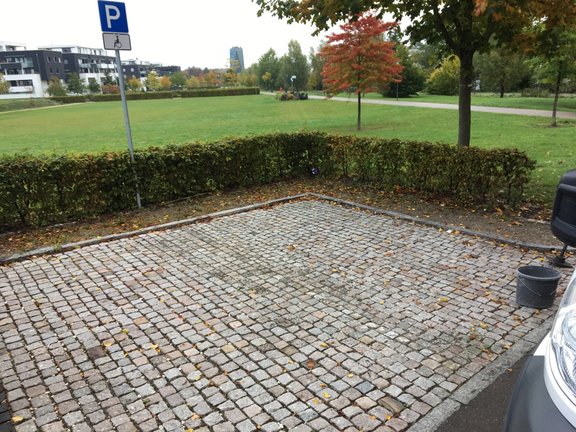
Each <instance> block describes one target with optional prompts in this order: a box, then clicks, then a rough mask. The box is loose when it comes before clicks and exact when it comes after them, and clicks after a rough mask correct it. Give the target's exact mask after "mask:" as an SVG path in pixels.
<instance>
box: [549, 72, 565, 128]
mask: <svg viewBox="0 0 576 432" xmlns="http://www.w3.org/2000/svg"><path fill="white" fill-rule="evenodd" d="M562 69H563V68H562V64H560V65H558V73H557V74H556V83H555V84H554V104H552V124H551V125H550V126H552V127H556V126H558V123H557V115H558V98H559V97H560V84H561V83H562Z"/></svg>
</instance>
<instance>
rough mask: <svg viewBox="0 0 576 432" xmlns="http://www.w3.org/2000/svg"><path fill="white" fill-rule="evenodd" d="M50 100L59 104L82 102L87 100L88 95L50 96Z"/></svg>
mask: <svg viewBox="0 0 576 432" xmlns="http://www.w3.org/2000/svg"><path fill="white" fill-rule="evenodd" d="M50 100H52V101H54V102H58V103H61V104H70V103H84V102H86V101H87V100H88V96H84V95H76V96H52V97H51V98H50Z"/></svg>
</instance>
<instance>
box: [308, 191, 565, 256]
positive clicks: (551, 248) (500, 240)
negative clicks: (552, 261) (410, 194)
mask: <svg viewBox="0 0 576 432" xmlns="http://www.w3.org/2000/svg"><path fill="white" fill-rule="evenodd" d="M308 195H310V196H313V197H316V198H318V199H320V200H324V201H332V202H336V203H338V204H341V205H344V206H347V207H355V208H360V209H362V210H367V211H369V212H372V213H376V214H382V215H386V216H390V217H393V218H396V219H402V220H405V221H409V222H413V223H416V224H420V225H426V226H430V227H433V228H438V229H443V230H450V229H451V230H454V231H459V232H461V233H462V234H466V235H470V236H474V237H480V238H483V239H486V240H492V241H496V242H498V243H503V244H507V245H510V246H515V247H521V248H526V249H531V250H537V251H540V252H551V251H555V250H559V249H561V248H562V246H549V245H543V244H538V243H523V242H520V241H517V240H510V239H507V238H504V237H501V236H497V235H493V234H488V233H484V232H480V231H474V230H468V229H463V228H461V227H457V226H451V225H446V224H443V223H440V222H434V221H428V220H424V219H419V218H416V217H414V216H410V215H407V214H404V213H400V212H396V211H391V210H383V209H380V208H378V207H372V206H368V205H364V204H358V203H355V202H352V201H346V200H343V199H340V198H335V197H331V196H327V195H321V194H316V193H309V194H308Z"/></svg>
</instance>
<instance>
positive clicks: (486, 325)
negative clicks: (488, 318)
mask: <svg viewBox="0 0 576 432" xmlns="http://www.w3.org/2000/svg"><path fill="white" fill-rule="evenodd" d="M480 328H481V329H483V330H486V329H487V328H488V324H486V323H484V322H481V323H480Z"/></svg>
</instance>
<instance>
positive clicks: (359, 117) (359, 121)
mask: <svg viewBox="0 0 576 432" xmlns="http://www.w3.org/2000/svg"><path fill="white" fill-rule="evenodd" d="M361 115H362V94H361V93H360V92H359V93H358V119H357V120H356V130H360V129H361V127H362V122H361Z"/></svg>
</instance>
